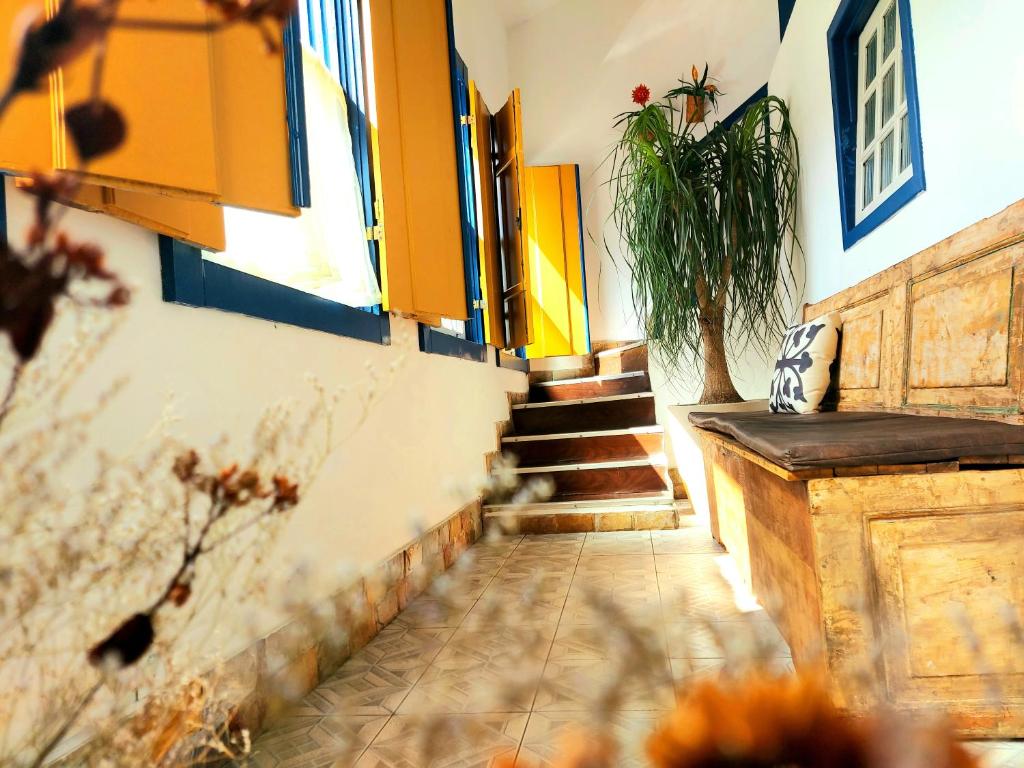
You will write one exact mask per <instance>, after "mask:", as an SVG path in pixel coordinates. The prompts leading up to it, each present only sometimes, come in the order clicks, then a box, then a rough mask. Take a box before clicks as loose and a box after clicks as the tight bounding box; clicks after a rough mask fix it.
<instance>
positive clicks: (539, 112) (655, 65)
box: [509, 0, 779, 340]
mask: <svg viewBox="0 0 1024 768" xmlns="http://www.w3.org/2000/svg"><path fill="white" fill-rule="evenodd" d="M778 44H779V30H778V10H777V8H776V4H775V3H774V2H753V3H752V2H747V1H746V0H728V1H725V2H723V0H699V2H696V1H694V0H690V1H689V2H678V0H643V2H630V3H623V2H620V0H561V2H557V3H554V4H552V5H550V6H549V7H547V8H545V9H543V10H542V11H541V12H539V13H537V14H536V15H534V16H532V17H531V18H529V19H528V20H527V21H526V22H524V23H522V24H519V25H517V26H515V27H513V28H512V29H511V30H510V31H509V60H510V70H511V76H512V82H513V85H516V86H518V87H519V88H521V89H522V100H523V133H524V141H525V149H526V159H527V162H529V163H530V164H531V165H543V164H549V163H579V164H580V173H581V177H582V181H583V187H584V188H583V205H584V207H585V208H586V209H587V210H586V223H587V231H588V232H589V234H590V235H591V236H593V237H594V238H595V239H596V240H597V242H587V280H588V284H587V288H588V300H589V307H590V326H591V336H592V337H593V338H594V339H598V340H611V339H630V338H637V336H638V329H637V325H636V319H635V317H634V313H633V310H632V299H631V298H630V295H629V276H628V273H626V272H625V271H624V270H623V269H622V267H621V266H620V265H618V264H616V262H615V260H614V259H612V258H610V257H609V256H608V254H607V253H606V252H605V249H604V247H603V245H602V244H601V237H602V233H604V234H606V235H608V236H609V238H611V239H612V240H613V241H614V232H613V230H612V229H611V228H607V229H606V227H605V223H606V221H607V218H608V215H609V213H610V208H611V206H610V202H609V196H608V193H607V187H605V186H603V182H604V181H605V180H606V178H607V177H608V167H607V165H605V164H604V161H605V159H606V158H607V156H608V153H609V151H610V149H611V148H612V146H613V145H614V142H615V139H616V130H615V128H614V127H613V123H614V122H615V116H616V115H617V114H619V113H620V112H623V111H625V110H628V109H632V108H633V105H632V103H631V101H630V92H631V91H632V89H633V87H634V86H635V85H636V84H637V83H640V82H643V83H646V84H647V85H648V86H649V87H650V88H651V91H652V93H653V94H654V95H655V96H660V95H661V94H663V93H664V92H665V91H667V90H669V89H670V88H672V87H674V86H675V85H676V84H677V81H678V79H679V77H680V76H681V75H683V74H685V75H686V76H687V77H689V72H690V67H691V66H692V65H693V64H697V65H698V66H699V67H700V68H702V69H703V66H704V63H705V62H707V63H708V64H709V65H710V70H711V75H712V76H713V77H716V78H718V85H719V87H720V88H721V90H722V91H724V92H725V96H723V98H722V100H721V104H720V113H719V114H720V115H721V116H722V117H724V116H725V115H727V114H728V113H729V112H730V111H731V110H732V108H733V107H734V106H736V105H737V104H739V103H740V102H742V101H743V100H745V99H746V98H747V97H749V96H750V95H751V94H752V93H753V92H754V91H756V90H757V89H758V88H760V87H761V86H762V85H764V83H765V82H766V80H767V78H768V72H769V69H770V67H771V62H772V58H773V57H774V55H775V52H776V50H777V49H778ZM616 253H617V250H616Z"/></svg>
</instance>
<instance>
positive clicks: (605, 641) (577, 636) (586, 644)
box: [548, 622, 666, 663]
mask: <svg viewBox="0 0 1024 768" xmlns="http://www.w3.org/2000/svg"><path fill="white" fill-rule="evenodd" d="M665 656H666V641H665V632H664V629H662V628H661V627H660V626H659V625H652V624H650V623H647V622H644V623H638V624H637V625H636V626H632V627H623V626H621V625H618V626H616V627H615V628H610V627H608V626H602V625H593V624H589V625H588V624H583V625H572V624H561V625H560V626H559V627H558V631H557V632H556V633H555V641H554V642H553V643H552V645H551V653H550V654H549V656H548V658H549V659H551V660H554V661H562V660H564V659H628V658H635V659H637V663H640V659H645V658H652V657H653V658H659V659H660V658H664V657H665Z"/></svg>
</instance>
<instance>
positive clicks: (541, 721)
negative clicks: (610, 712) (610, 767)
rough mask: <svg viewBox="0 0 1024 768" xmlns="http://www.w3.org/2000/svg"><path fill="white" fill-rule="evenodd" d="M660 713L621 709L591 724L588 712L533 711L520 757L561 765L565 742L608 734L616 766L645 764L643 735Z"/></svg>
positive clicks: (541, 767)
mask: <svg viewBox="0 0 1024 768" xmlns="http://www.w3.org/2000/svg"><path fill="white" fill-rule="evenodd" d="M662 716H663V714H662V713H660V712H622V713H619V714H618V715H616V716H615V717H614V718H612V721H611V722H610V723H607V724H595V723H594V716H593V713H591V712H586V711H583V712H534V713H533V714H531V715H530V722H529V724H528V725H527V726H526V733H525V735H524V736H523V745H522V747H521V748H520V750H519V756H520V758H521V759H522V761H523V762H524V763H525V762H528V763H529V764H530V765H532V766H536V768H557V767H558V766H564V765H565V762H564V754H565V748H566V744H567V743H572V742H573V741H575V740H578V739H588V740H589V739H595V738H597V737H599V736H601V737H606V738H607V737H610V738H611V739H612V742H613V744H614V746H615V748H616V752H615V755H616V757H615V759H614V765H615V766H616V768H641V766H642V767H643V768H647V766H649V765H650V763H649V762H648V760H647V758H646V755H645V753H644V747H645V744H646V742H647V738H648V737H649V736H650V734H651V732H652V731H653V730H654V729H655V727H657V724H658V722H659V720H660V719H661V717H662Z"/></svg>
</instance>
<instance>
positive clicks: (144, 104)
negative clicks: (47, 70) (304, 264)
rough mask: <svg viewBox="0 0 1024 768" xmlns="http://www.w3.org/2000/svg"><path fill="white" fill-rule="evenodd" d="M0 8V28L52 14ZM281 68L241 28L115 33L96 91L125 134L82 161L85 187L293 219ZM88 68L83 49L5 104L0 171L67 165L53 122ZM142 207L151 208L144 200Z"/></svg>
mask: <svg viewBox="0 0 1024 768" xmlns="http://www.w3.org/2000/svg"><path fill="white" fill-rule="evenodd" d="M0 5H2V6H3V7H2V10H0V24H2V25H3V26H2V27H0V29H4V30H9V29H11V26H12V23H13V22H14V20H15V18H16V17H17V15H18V13H19V12H20V11H21V10H22V9H23V8H24V7H25V6H26V5H30V6H33V7H35V8H37V9H38V10H39V12H40V13H42V12H43V11H44V10H46V9H47V8H49V9H50V10H52V9H53V7H54V5H53V3H52V2H47V1H46V0H33V1H32V2H3V3H0ZM211 14H213V12H212V11H210V10H208V9H207V8H206V7H205V6H204V5H203V4H202V3H197V2H196V1H195V0H159V2H157V1H156V0H121V2H120V4H119V6H118V16H119V18H121V19H145V20H154V21H175V22H183V23H187V24H194V23H199V24H202V23H205V22H206V21H207V20H208V19H210V18H217V17H216V16H214V15H211ZM16 42H17V41H16V40H11V41H9V42H8V39H7V38H3V39H0V73H2V75H3V80H0V82H4V83H6V82H7V80H8V79H9V77H10V71H11V65H12V63H13V61H14V59H15V56H16V51H15V48H14V43H16ZM284 67H285V65H284V59H283V57H282V55H280V54H279V53H278V54H272V53H268V52H267V50H266V45H265V43H264V41H263V39H262V38H261V36H260V33H259V31H258V30H256V29H255V28H254V27H253V26H251V25H248V24H237V25H233V26H231V27H230V28H228V29H227V30H224V31H222V32H218V33H215V34H203V33H187V32H181V31H158V30H152V29H145V30H143V29H131V28H124V27H116V26H115V27H114V28H113V29H112V30H111V32H110V35H109V38H108V52H107V61H106V66H105V68H104V74H103V82H102V89H101V92H102V95H103V97H104V98H105V99H107V100H108V101H110V102H112V103H113V104H114V105H115V106H117V108H118V109H120V110H121V112H122V113H123V114H124V117H125V121H126V123H127V136H126V139H125V142H124V143H123V144H122V145H121V146H120V147H118V149H116V150H115V151H114V152H111V153H110V154H108V155H105V156H102V157H99V158H97V159H96V160H95V161H93V162H92V163H91V164H90V165H89V168H88V173H87V174H86V175H85V179H86V181H88V182H91V183H93V184H96V185H99V186H102V187H107V188H112V189H113V188H116V189H119V190H130V191H136V192H153V193H158V194H160V195H164V196H173V197H176V198H180V199H183V200H195V201H210V202H216V203H217V204H219V205H232V206H238V207H243V208H253V209H257V210H263V211H270V212H274V213H283V214H289V215H297V214H298V210H297V209H296V208H294V207H293V206H292V199H291V162H290V161H291V155H290V150H289V146H290V143H289V133H288V125H287V111H286V106H285V92H286V88H285V74H284ZM92 70H93V56H92V55H91V54H88V55H86V56H84V57H82V58H80V59H77V60H76V61H75V62H73V63H72V64H71V65H69V66H67V67H65V68H63V69H61V70H59V71H58V72H56V73H55V74H54V75H52V76H51V77H50V79H49V87H48V88H46V89H44V91H43V92H42V93H40V94H26V95H21V96H19V97H17V98H16V99H15V101H14V102H13V104H12V105H11V108H10V110H9V111H8V112H7V113H6V114H5V115H4V116H3V119H2V120H0V168H2V169H3V170H7V171H13V172H17V173H26V172H28V171H31V170H42V171H45V170H50V169H53V168H75V167H77V166H78V158H77V157H75V150H74V146H73V143H72V142H71V141H70V140H69V136H68V132H67V129H66V127H65V124H64V115H65V114H66V112H67V110H68V109H69V108H71V107H73V106H74V105H76V104H80V103H82V102H84V101H85V100H86V99H88V98H89V97H90V95H91V87H92V86H91V80H92ZM125 199H127V198H125ZM133 200H135V201H139V200H138V199H136V198H133ZM145 207H146V208H147V209H148V210H150V211H151V212H152V211H154V210H155V209H154V207H153V202H146V203H145ZM185 207H187V206H185ZM183 209H184V208H179V209H174V207H173V206H172V207H170V208H167V209H166V210H167V213H168V216H169V218H168V220H167V221H166V222H164V223H167V224H168V225H169V226H171V227H172V228H173V222H174V221H175V220H177V219H178V218H179V216H180V211H181V210H183ZM193 210H194V209H193ZM196 215H198V216H200V217H201V218H204V219H209V220H211V221H212V220H213V216H214V214H213V212H210V213H204V214H196ZM161 231H162V230H161Z"/></svg>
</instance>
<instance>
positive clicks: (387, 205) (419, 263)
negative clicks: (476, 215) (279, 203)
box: [369, 0, 469, 321]
mask: <svg viewBox="0 0 1024 768" xmlns="http://www.w3.org/2000/svg"><path fill="white" fill-rule="evenodd" d="M369 8H370V28H371V38H372V39H371V47H372V61H373V83H374V100H375V106H376V124H375V125H374V129H375V132H376V136H375V137H374V139H375V140H374V149H375V150H376V151H375V158H374V160H375V162H374V165H375V172H376V176H377V178H376V181H377V194H378V201H379V213H380V218H381V220H382V222H383V228H384V238H383V242H382V244H381V276H382V282H383V286H382V287H383V293H384V306H385V308H386V309H389V310H392V311H396V312H402V313H407V314H410V315H413V316H420V317H423V318H424V319H426V320H428V321H430V320H434V319H436V318H438V317H450V318H456V319H463V318H467V317H468V316H469V313H468V312H467V308H466V288H465V273H464V262H463V255H462V223H461V212H460V205H459V186H458V176H457V166H456V157H455V115H454V112H453V109H452V93H451V60H450V57H449V51H448V20H447V13H446V9H445V0H414V1H413V2H410V0H370V2H369Z"/></svg>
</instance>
